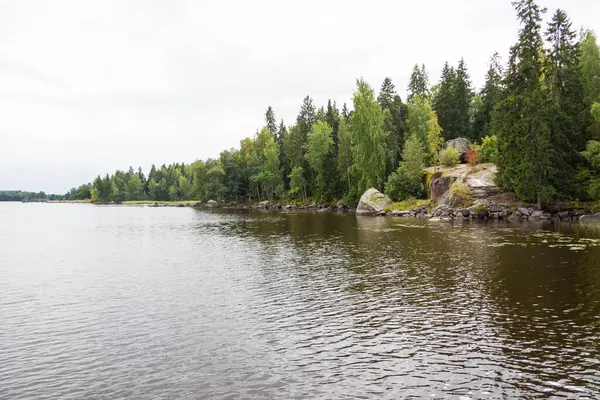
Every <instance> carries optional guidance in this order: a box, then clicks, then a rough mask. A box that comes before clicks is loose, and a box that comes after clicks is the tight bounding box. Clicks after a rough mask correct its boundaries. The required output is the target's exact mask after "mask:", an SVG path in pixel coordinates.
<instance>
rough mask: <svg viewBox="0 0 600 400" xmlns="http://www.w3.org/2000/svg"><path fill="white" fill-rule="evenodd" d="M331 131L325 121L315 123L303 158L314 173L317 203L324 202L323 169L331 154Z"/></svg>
mask: <svg viewBox="0 0 600 400" xmlns="http://www.w3.org/2000/svg"><path fill="white" fill-rule="evenodd" d="M332 131H333V129H332V128H331V126H329V124H328V123H327V122H325V121H317V123H315V124H314V125H313V127H312V130H311V131H310V133H309V134H308V142H307V144H306V150H307V151H306V154H305V156H304V158H306V161H308V165H309V167H310V168H311V169H312V170H313V171H314V173H315V175H316V178H315V189H316V191H315V192H316V195H317V198H318V200H319V201H325V200H326V199H325V197H326V196H325V190H326V185H325V169H326V161H327V158H328V156H329V154H330V153H331V147H332V146H333V139H332V138H331V133H332Z"/></svg>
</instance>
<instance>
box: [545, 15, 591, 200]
mask: <svg viewBox="0 0 600 400" xmlns="http://www.w3.org/2000/svg"><path fill="white" fill-rule="evenodd" d="M575 37H576V33H575V31H573V30H572V29H571V22H570V20H569V18H568V16H567V14H566V13H565V12H564V11H562V10H560V9H559V10H556V12H555V13H554V15H553V16H552V21H551V22H550V23H549V24H548V29H547V31H546V40H547V41H548V42H549V43H550V46H551V47H550V49H549V51H548V52H547V57H546V63H545V66H546V70H545V79H544V84H545V86H546V89H547V92H548V95H549V96H550V104H551V106H552V108H553V112H552V113H551V119H550V127H551V138H550V141H551V143H550V144H551V149H552V150H551V151H552V153H551V156H552V164H553V166H554V169H555V174H554V176H553V177H552V183H553V185H554V186H555V187H556V188H560V190H561V191H562V192H566V193H569V192H571V193H573V192H574V191H575V188H574V187H572V186H573V184H574V182H575V169H576V168H577V166H578V164H579V163H580V162H581V158H580V155H579V152H580V151H582V150H583V149H584V148H585V142H586V140H585V137H584V135H583V130H584V125H583V122H584V121H585V119H586V118H587V117H588V109H587V107H586V105H585V103H584V97H585V93H584V89H583V86H582V85H581V76H580V71H579V55H578V43H577V42H576V40H575Z"/></svg>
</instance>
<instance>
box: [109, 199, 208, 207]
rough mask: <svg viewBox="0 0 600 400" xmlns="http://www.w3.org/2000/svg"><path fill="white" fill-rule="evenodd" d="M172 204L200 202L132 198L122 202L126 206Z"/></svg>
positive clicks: (194, 202)
mask: <svg viewBox="0 0 600 400" xmlns="http://www.w3.org/2000/svg"><path fill="white" fill-rule="evenodd" d="M154 203H157V204H172V205H178V204H183V205H188V204H196V203H198V200H176V201H155V200H131V201H124V202H122V203H120V204H123V205H126V206H135V205H144V204H148V205H151V204H154Z"/></svg>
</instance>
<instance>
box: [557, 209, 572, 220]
mask: <svg viewBox="0 0 600 400" xmlns="http://www.w3.org/2000/svg"><path fill="white" fill-rule="evenodd" d="M558 216H559V217H560V219H567V218H569V217H570V213H569V212H568V211H560V212H559V213H558Z"/></svg>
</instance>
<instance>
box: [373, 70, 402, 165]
mask: <svg viewBox="0 0 600 400" xmlns="http://www.w3.org/2000/svg"><path fill="white" fill-rule="evenodd" d="M377 101H378V103H379V105H380V106H381V109H382V110H383V111H384V125H385V130H386V131H387V132H389V136H388V145H387V147H388V162H387V168H386V177H387V176H388V175H389V174H390V173H391V172H392V171H394V170H395V169H396V167H397V165H398V160H399V159H400V154H401V153H402V146H403V144H404V133H405V130H406V125H405V120H406V113H407V111H406V105H405V104H403V103H402V99H401V98H400V96H398V94H397V93H396V87H395V86H394V84H393V83H392V80H391V79H390V78H385V79H384V81H383V83H382V85H381V90H380V91H379V96H377Z"/></svg>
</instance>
